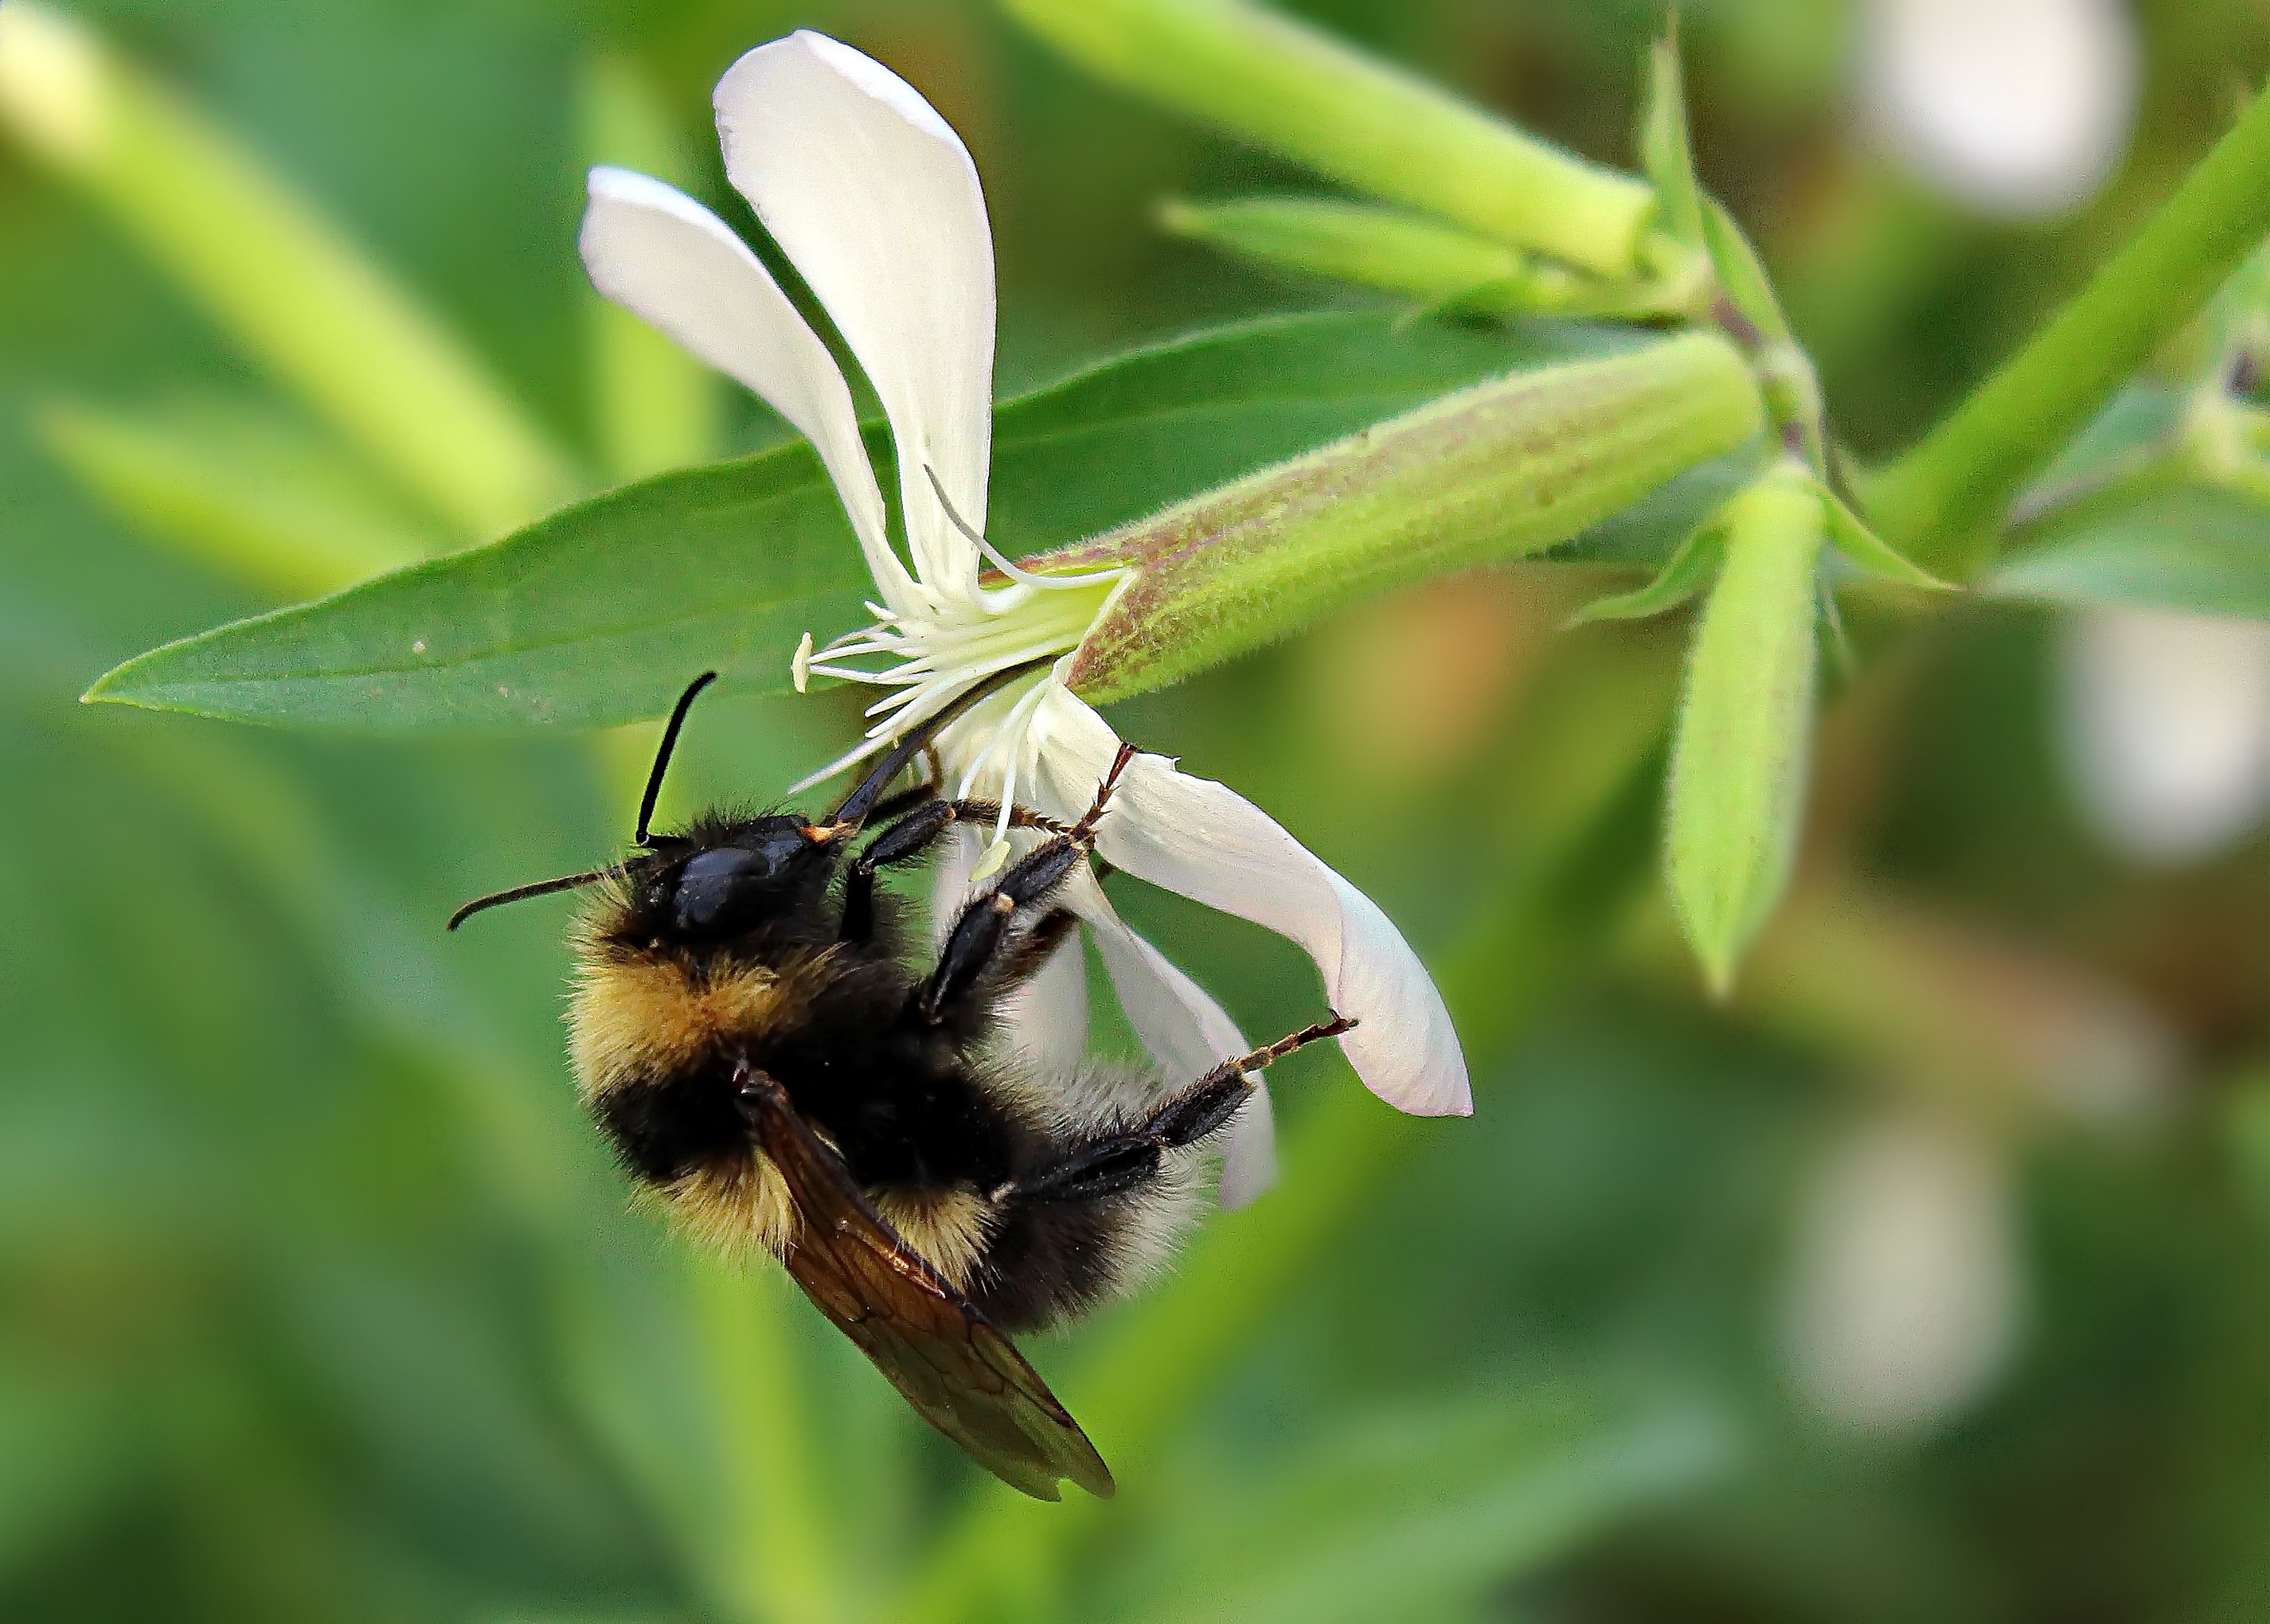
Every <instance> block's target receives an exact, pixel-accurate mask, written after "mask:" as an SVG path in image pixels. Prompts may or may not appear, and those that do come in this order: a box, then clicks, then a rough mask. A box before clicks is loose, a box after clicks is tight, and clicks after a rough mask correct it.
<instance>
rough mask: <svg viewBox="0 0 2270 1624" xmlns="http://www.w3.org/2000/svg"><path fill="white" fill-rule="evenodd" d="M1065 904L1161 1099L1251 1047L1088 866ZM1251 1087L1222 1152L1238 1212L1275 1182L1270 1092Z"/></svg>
mask: <svg viewBox="0 0 2270 1624" xmlns="http://www.w3.org/2000/svg"><path fill="white" fill-rule="evenodd" d="M1064 901H1065V907H1067V908H1071V909H1072V912H1073V913H1075V914H1077V915H1079V918H1080V921H1081V923H1084V924H1085V925H1087V929H1088V933H1089V936H1090V938H1092V939H1093V940H1094V943H1095V949H1096V952H1097V953H1099V954H1100V955H1102V960H1103V968H1104V970H1105V972H1106V973H1107V974H1109V975H1110V977H1111V987H1112V990H1113V991H1114V992H1116V993H1117V994H1118V995H1119V1007H1120V1008H1121V1009H1122V1010H1123V1011H1124V1012H1125V1013H1126V1016H1127V1024H1128V1025H1129V1026H1131V1027H1133V1028H1134V1029H1135V1035H1136V1037H1137V1038H1138V1039H1139V1040H1140V1042H1142V1045H1143V1047H1144V1048H1145V1049H1147V1050H1148V1051H1149V1052H1150V1055H1151V1057H1152V1058H1153V1059H1154V1060H1156V1061H1157V1062H1158V1063H1159V1066H1160V1069H1161V1072H1163V1073H1164V1085H1165V1086H1163V1087H1162V1089H1161V1098H1163V1097H1165V1096H1166V1095H1167V1094H1172V1093H1174V1092H1175V1091H1176V1090H1177V1089H1180V1088H1185V1087H1188V1086H1190V1085H1191V1084H1192V1083H1195V1082H1196V1081H1198V1079H1199V1078H1201V1077H1204V1076H1205V1074H1206V1073H1207V1072H1211V1071H1213V1069H1214V1067H1216V1066H1218V1065H1220V1064H1221V1063H1222V1062H1223V1061H1225V1060H1230V1059H1234V1058H1235V1057H1237V1056H1239V1055H1242V1054H1244V1053H1246V1052H1247V1051H1248V1050H1249V1049H1250V1048H1251V1047H1252V1045H1251V1044H1250V1043H1248V1042H1246V1041H1245V1038H1244V1036H1243V1034H1241V1033H1240V1032H1239V1031H1238V1029H1237V1025H1236V1023H1235V1021H1233V1020H1230V1018H1229V1016H1228V1013H1227V1012H1225V1011H1224V1010H1223V1009H1222V1007H1221V1005H1219V1004H1217V1003H1215V1002H1214V1001H1213V998H1211V997H1208V996H1207V995H1206V993H1205V990H1204V989H1203V988H1201V987H1200V986H1199V985H1198V983H1196V982H1194V981H1192V980H1191V978H1190V977H1189V976H1188V975H1184V974H1183V972H1182V971H1181V970H1180V969H1179V968H1176V966H1175V965H1174V964H1172V963H1171V962H1169V961H1168V959H1167V956H1166V955H1165V954H1164V953H1161V952H1160V951H1159V950H1158V949H1157V948H1155V947H1154V946H1152V945H1151V944H1150V943H1148V942H1146V941H1145V940H1144V939H1143V938H1141V937H1139V936H1138V935H1136V934H1135V932H1134V931H1131V930H1129V929H1128V928H1127V925H1126V923H1124V921H1123V920H1122V919H1121V918H1120V917H1119V914H1118V911H1117V910H1116V909H1115V908H1113V907H1112V906H1111V901H1110V899H1109V897H1107V896H1105V895H1104V894H1103V887H1102V886H1099V885H1097V884H1096V883H1095V877H1094V874H1093V873H1091V872H1090V871H1088V870H1087V867H1085V866H1084V865H1083V866H1082V867H1081V868H1080V869H1079V870H1078V871H1076V872H1075V873H1074V874H1073V876H1072V879H1071V880H1070V881H1069V882H1068V883H1067V884H1066V886H1065V897H1064ZM1253 1081H1254V1085H1255V1086H1254V1091H1253V1097H1252V1098H1251V1099H1250V1100H1248V1101H1246V1102H1245V1103H1244V1104H1243V1106H1241V1107H1240V1108H1239V1109H1238V1113H1237V1115H1236V1116H1235V1117H1233V1118H1231V1120H1230V1124H1229V1127H1228V1131H1227V1141H1226V1143H1225V1145H1224V1147H1223V1149H1224V1154H1223V1161H1222V1168H1221V1188H1220V1199H1221V1205H1223V1206H1225V1207H1229V1208H1233V1209H1234V1208H1236V1207H1241V1206H1244V1205H1247V1204H1248V1203H1250V1202H1251V1201H1252V1200H1253V1199H1254V1198H1256V1197H1257V1196H1259V1195H1260V1194H1261V1193H1262V1192H1263V1191H1264V1190H1267V1189H1268V1188H1269V1186H1270V1185H1271V1184H1272V1183H1275V1182H1276V1179H1277V1132H1276V1125H1275V1122H1274V1119H1273V1117H1272V1114H1271V1111H1270V1108H1269V1089H1268V1086H1267V1085H1266V1084H1265V1083H1264V1082H1263V1081H1262V1079H1260V1078H1258V1077H1257V1078H1255V1079H1253Z"/></svg>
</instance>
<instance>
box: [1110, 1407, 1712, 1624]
mask: <svg viewBox="0 0 2270 1624" xmlns="http://www.w3.org/2000/svg"><path fill="white" fill-rule="evenodd" d="M1731 1458H1732V1440H1731V1438H1730V1436H1729V1434H1728V1431H1727V1428H1726V1427H1725V1423H1724V1422H1723V1421H1722V1420H1719V1419H1718V1418H1717V1416H1716V1415H1715V1414H1713V1413H1710V1412H1709V1411H1707V1410H1704V1409H1702V1408H1701V1407H1700V1406H1698V1405H1694V1404H1691V1403H1670V1402H1665V1401H1661V1400H1658V1401H1656V1402H1655V1403H1653V1404H1652V1405H1630V1404H1625V1405H1612V1404H1609V1403H1606V1402H1604V1401H1602V1400H1600V1399H1598V1398H1586V1397H1583V1396H1579V1395H1576V1394H1573V1393H1571V1392H1569V1391H1568V1390H1565V1389H1561V1388H1556V1387H1554V1386H1551V1385H1547V1386H1542V1387H1539V1388H1533V1389H1530V1390H1524V1391H1519V1392H1517V1393H1513V1394H1510V1395H1506V1394H1490V1395H1487V1396H1485V1397H1478V1398H1473V1399H1469V1400H1466V1401H1464V1402H1458V1403H1451V1404H1443V1405H1435V1406H1433V1407H1431V1408H1429V1409H1428V1410H1425V1411H1420V1412H1416V1413H1398V1414H1387V1415H1375V1416H1371V1417H1358V1418H1356V1419H1355V1420H1353V1421H1349V1422H1346V1423H1343V1424H1342V1425H1341V1426H1340V1427H1339V1430H1337V1431H1336V1432H1335V1433H1334V1434H1332V1435H1331V1438H1330V1441H1329V1442H1327V1443H1325V1444H1324V1445H1323V1446H1322V1447H1320V1448H1318V1449H1317V1450H1313V1451H1312V1452H1311V1453H1310V1455H1309V1457H1308V1458H1306V1459H1304V1460H1302V1461H1300V1462H1299V1463H1298V1464H1297V1465H1295V1466H1294V1468H1293V1469H1291V1470H1288V1471H1285V1472H1280V1473H1276V1474H1272V1476H1270V1477H1269V1478H1266V1479H1263V1480H1261V1481H1259V1482H1255V1483H1233V1484H1230V1485H1228V1486H1225V1487H1224V1488H1220V1489H1216V1490H1214V1494H1217V1495H1219V1496H1220V1504H1218V1505H1208V1506H1206V1507H1205V1510H1204V1512H1202V1513H1201V1514H1199V1515H1192V1516H1182V1517H1178V1518H1177V1519H1176V1524H1175V1526H1174V1530H1173V1531H1172V1532H1171V1533H1170V1534H1169V1535H1168V1539H1167V1540H1166V1541H1165V1542H1164V1548H1162V1549H1161V1550H1159V1551H1157V1552H1156V1553H1155V1554H1149V1555H1148V1556H1147V1560H1145V1561H1142V1562H1141V1563H1140V1564H1139V1568H1138V1570H1137V1576H1136V1577H1135V1582H1134V1583H1133V1584H1131V1585H1130V1586H1129V1587H1128V1588H1129V1590H1130V1591H1131V1594H1130V1595H1129V1596H1128V1598H1127V1599H1126V1600H1125V1601H1124V1603H1123V1604H1122V1605H1120V1606H1119V1607H1117V1608H1115V1609H1113V1610H1112V1611H1113V1613H1114V1615H1115V1616H1117V1617H1122V1618H1127V1619H1138V1620H1162V1621H1163V1620H1191V1621H1192V1624H1197V1621H1198V1620H1225V1621H1227V1620H1236V1621H1237V1624H1266V1621H1268V1620H1284V1621H1285V1624H1296V1621H1297V1624H1329V1621H1330V1620H1347V1621H1348V1624H1359V1621H1360V1620H1374V1619H1389V1618H1395V1619H1410V1618H1435V1617H1441V1616H1444V1614H1445V1613H1450V1611H1451V1610H1452V1609H1455V1608H1456V1607H1458V1605H1460V1604H1467V1605H1471V1604H1472V1603H1473V1602H1474V1601H1477V1600H1480V1599H1481V1598H1483V1597H1484V1596H1485V1595H1486V1594H1487V1593H1488V1592H1489V1591H1491V1590H1492V1589H1494V1588H1495V1587H1497V1586H1501V1585H1504V1584H1507V1583H1512V1582H1514V1581H1515V1580H1517V1579H1518V1578H1519V1577H1521V1576H1524V1575H1527V1574H1531V1573H1534V1572H1536V1571H1537V1570H1538V1569H1539V1568H1542V1567H1544V1566H1545V1565H1546V1564H1547V1563H1549V1562H1551V1561H1555V1560H1556V1559H1559V1558H1562V1557H1563V1556H1565V1555H1567V1554H1569V1552H1571V1551H1573V1550H1575V1549H1576V1548H1577V1547H1579V1546H1581V1545H1583V1544H1584V1542H1585V1541H1586V1540H1588V1539H1592V1538H1595V1537H1597V1536H1598V1535H1599V1534H1600V1533H1601V1532H1602V1531H1605V1530H1606V1529H1608V1528H1610V1527H1613V1525H1614V1524H1616V1523H1617V1522H1618V1521H1619V1520H1620V1519H1623V1518H1627V1517H1629V1516H1632V1515H1634V1514H1635V1513H1636V1512H1638V1511H1640V1510H1643V1509H1647V1508H1649V1507H1652V1506H1655V1505H1659V1504H1660V1503H1661V1502H1663V1501H1664V1500H1665V1499H1666V1498H1668V1497H1669V1496H1671V1495H1673V1494H1679V1493H1680V1492H1682V1491H1686V1490H1690V1489H1692V1488H1694V1487H1695V1486H1696V1485H1697V1484H1698V1483H1700V1482H1702V1481H1704V1480H1706V1479H1709V1478H1710V1477H1711V1476H1712V1475H1714V1474H1716V1473H1717V1472H1721V1471H1723V1470H1724V1469H1725V1466H1726V1465H1728V1464H1729V1462H1730V1460H1731ZM1192 1509H1193V1510H1196V1509H1197V1508H1192ZM1453 1616H1455V1614H1453Z"/></svg>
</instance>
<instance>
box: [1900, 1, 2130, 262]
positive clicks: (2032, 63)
mask: <svg viewBox="0 0 2270 1624" xmlns="http://www.w3.org/2000/svg"><path fill="white" fill-rule="evenodd" d="M1864 19H1865V21H1864V27H1863V31H1862V34H1861V41H1862V50H1863V52H1864V56H1863V58H1862V63H1861V71H1862V79H1863V85H1862V89H1863V94H1864V97H1865V99H1866V103H1867V108H1868V111H1869V112H1870V113H1871V114H1872V115H1873V117H1874V120H1875V122H1876V123H1877V125H1878V126H1879V128H1880V129H1881V131H1882V133H1883V135H1884V137H1886V139H1887V140H1888V143H1889V145H1891V146H1892V147H1893V148H1894V150H1895V151H1896V152H1898V153H1899V155H1900V156H1901V157H1902V158H1903V159H1905V160H1906V161H1907V162H1908V163H1909V164H1910V165H1911V166H1912V167H1914V168H1915V169H1916V170H1917V171H1918V173H1919V174H1922V175H1923V176H1924V177H1925V179H1926V180H1929V181H1932V182H1935V183H1937V184H1938V185H1940V186H1941V187H1943V188H1945V189H1947V191H1949V192H1951V193H1953V194H1954V195H1955V196H1956V197H1960V198H1962V200H1963V201H1965V202H1966V203H1969V204H1971V205H1972V206H1973V207H1975V208H1977V209H1980V210H1983V211H1985V212H1987V213H1989V214H1997V215H2011V216H2017V217H2020V218H2035V217H2040V216H2044V215H2054V214H2062V213H2064V212H2066V211H2067V210H2070V209H2073V208H2075V207H2078V206H2079V205H2080V204H2081V203H2082V202H2083V201H2085V200H2086V199H2087V198H2088V197H2089V196H2090V195H2091V194H2092V193H2094V192H2095V191H2096V189H2097V188H2098V186H2100V185H2101V184H2103V181H2104V178H2105V176H2106V175H2108V174H2111V170H2112V166H2113V165H2114V164H2115V163H2117V162H2118V160H2119V158H2120V154H2121V152H2122V150H2123V149H2124V148H2125V146H2126V145H2127V142H2128V130H2129V127H2130V125H2131V124H2132V123H2133V121H2134V117H2135V110H2136V82H2137V77H2138V65H2139V64H2138V52H2137V48H2136V26H2135V23H2134V21H2133V19H2131V18H2130V16H2129V15H2128V11H2127V8H2126V7H2125V5H2124V4H2121V0H1869V4H1867V6H1866V10H1865V12H1864Z"/></svg>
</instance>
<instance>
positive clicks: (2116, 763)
mask: <svg viewBox="0 0 2270 1624" xmlns="http://www.w3.org/2000/svg"><path fill="white" fill-rule="evenodd" d="M2064 664H2065V685H2064V701H2065V717H2064V723H2065V737H2066V745H2067V752H2066V753H2067V756H2068V758H2069V760H2070V761H2071V763H2072V768H2073V778H2074V783H2075V787H2076V789H2077V790H2078V791H2079V793H2080V798H2081V806H2082V808H2083V809H2084V810H2085V811H2086V812H2087V813H2088V816H2089V819H2090V820H2091V821H2092V822H2093V823H2094V824H2095V825H2096V827H2097V829H2098V830H2099V831H2100V832H2101V833H2102V834H2103V836H2104V838H2105V839H2106V840H2107V841H2109V842H2111V843H2112V844H2113V845H2114V846H2115V847H2117V848H2118V849H2120V850H2121V851H2123V852H2125V853H2126V854H2128V855H2129V856H2134V857H2140V858H2143V859H2145V860H2147V861H2151V862H2160V863H2180V862H2184V861H2187V860H2190V859H2193V858H2198V857H2203V856H2212V855H2213V854H2214V853H2215V852H2216V851H2219V850H2221V849H2223V848H2225V847H2227V846H2229V845H2230V844H2232V843H2233V842H2236V841H2237V840H2239V839H2241V838H2243V837H2244V836H2245V835H2246V834H2249V833H2251V831H2252V830H2253V829H2254V828H2256V827H2258V826H2259V825H2260V824H2261V822H2262V821H2263V819H2265V818H2270V626H2264V625H2262V624H2260V623H2259V622H2257V621H2252V620H2238V619H2214V618H2211V617H2208V616H2204V615H2183V614H2174V613H2170V612H2163V611H2157V610H2141V609H2120V610H2097V611H2092V612H2089V613H2087V614H2083V615H2080V616H2077V617H2075V618H2074V619H2073V621H2072V622H2071V623H2070V624H2069V626H2068V627H2067V628H2066V639H2065V649H2064Z"/></svg>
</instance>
